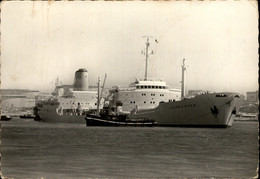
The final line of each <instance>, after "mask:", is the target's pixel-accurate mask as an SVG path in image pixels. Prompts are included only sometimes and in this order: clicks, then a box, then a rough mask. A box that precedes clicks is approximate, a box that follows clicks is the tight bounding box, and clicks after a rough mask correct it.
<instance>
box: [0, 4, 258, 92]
mask: <svg viewBox="0 0 260 179" xmlns="http://www.w3.org/2000/svg"><path fill="white" fill-rule="evenodd" d="M257 18H258V7H257V2H254V1H250V2H249V1H236V2H233V1H217V2H215V1H209V2H201V1H199V2H191V1H189V2H182V1H181V2H180V1H168V2H167V1H166V2H86V1H85V2H84V1H79V2H49V3H48V2H32V1H28V2H17V1H9V2H4V3H1V88H22V89H36V90H41V91H44V90H53V88H54V84H53V83H51V82H52V81H54V80H55V78H57V76H58V77H59V79H60V80H61V81H62V83H63V84H72V83H73V80H74V73H75V71H76V70H78V69H79V68H86V69H87V70H88V73H89V82H90V84H91V85H96V81H97V79H98V76H101V78H103V77H104V75H105V73H107V75H108V76H107V81H106V87H111V86H114V85H128V84H129V83H130V82H132V81H134V80H135V79H136V78H139V79H143V78H144V69H145V68H144V67H145V57H144V55H142V54H141V51H142V50H143V49H144V48H145V42H146V39H145V38H143V36H146V35H149V36H152V37H153V38H151V39H150V41H151V50H153V51H154V54H153V55H151V58H150V60H149V64H148V76H149V78H154V79H163V80H165V81H166V82H167V84H169V85H171V86H175V87H180V80H181V63H182V59H183V58H185V59H187V61H186V63H187V65H188V68H187V88H188V89H202V90H209V91H216V92H218V91H236V92H240V93H243V94H245V92H246V91H255V90H257V89H258V40H257V37H258V27H257V26H258V24H257V23H258V19H257ZM155 39H157V40H158V43H155Z"/></svg>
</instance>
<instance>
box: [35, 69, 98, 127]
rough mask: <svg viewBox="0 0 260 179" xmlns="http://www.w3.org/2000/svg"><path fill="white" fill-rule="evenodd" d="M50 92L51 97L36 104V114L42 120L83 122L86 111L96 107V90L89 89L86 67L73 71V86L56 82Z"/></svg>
mask: <svg viewBox="0 0 260 179" xmlns="http://www.w3.org/2000/svg"><path fill="white" fill-rule="evenodd" d="M52 94H53V97H52V98H50V99H48V100H45V101H42V102H41V103H40V104H39V105H38V106H39V109H38V115H39V117H40V119H41V120H42V121H43V122H54V123H85V115H86V112H88V111H89V110H92V109H93V110H94V109H97V105H98V104H97V97H98V95H97V91H96V90H95V91H91V90H89V84H88V72H87V70H86V69H79V70H77V71H76V72H75V80H74V85H73V86H70V85H58V83H57V82H56V88H55V91H54V92H53V93H52ZM102 104H103V103H100V105H102Z"/></svg>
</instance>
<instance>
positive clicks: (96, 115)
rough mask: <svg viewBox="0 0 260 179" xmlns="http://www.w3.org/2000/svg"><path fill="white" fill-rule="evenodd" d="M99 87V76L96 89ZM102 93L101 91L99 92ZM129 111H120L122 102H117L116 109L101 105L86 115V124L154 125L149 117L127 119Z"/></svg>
mask: <svg viewBox="0 0 260 179" xmlns="http://www.w3.org/2000/svg"><path fill="white" fill-rule="evenodd" d="M99 89H100V78H99V80H98V90H99ZM99 94H100V93H99V91H98V102H97V103H98V104H97V106H99V103H100V95H99ZM101 94H102V93H101ZM128 115H129V113H125V112H122V103H120V102H118V103H117V107H116V111H115V109H114V108H110V107H103V108H102V109H99V108H97V110H96V111H92V112H91V113H88V114H87V115H86V118H85V119H86V125H87V126H133V127H138V126H140V127H145V126H150V127H151V126H155V125H156V122H155V121H154V120H151V119H145V118H143V119H141V118H139V119H133V118H132V119H129V118H128Z"/></svg>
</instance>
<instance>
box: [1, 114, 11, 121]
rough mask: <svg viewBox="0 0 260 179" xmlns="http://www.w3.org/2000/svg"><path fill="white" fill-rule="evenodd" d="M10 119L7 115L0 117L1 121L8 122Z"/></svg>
mask: <svg viewBox="0 0 260 179" xmlns="http://www.w3.org/2000/svg"><path fill="white" fill-rule="evenodd" d="M11 119H12V117H11V116H9V115H4V114H3V115H1V121H10V120H11Z"/></svg>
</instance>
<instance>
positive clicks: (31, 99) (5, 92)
mask: <svg viewBox="0 0 260 179" xmlns="http://www.w3.org/2000/svg"><path fill="white" fill-rule="evenodd" d="M0 94H1V109H3V110H21V109H24V108H33V107H34V106H35V96H37V95H38V94H39V91H34V90H23V89H0Z"/></svg>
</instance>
